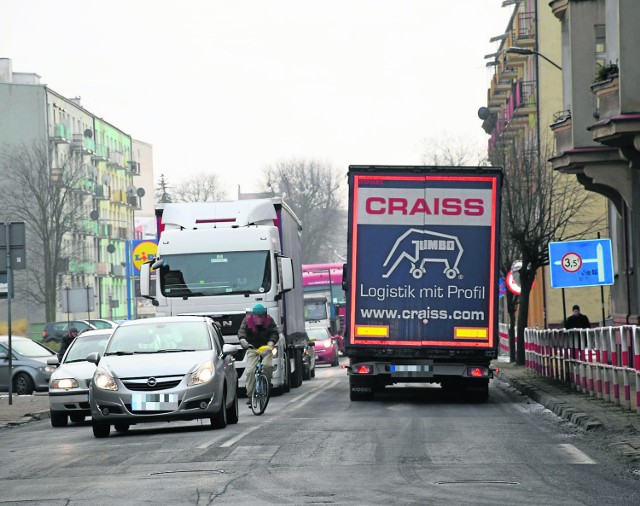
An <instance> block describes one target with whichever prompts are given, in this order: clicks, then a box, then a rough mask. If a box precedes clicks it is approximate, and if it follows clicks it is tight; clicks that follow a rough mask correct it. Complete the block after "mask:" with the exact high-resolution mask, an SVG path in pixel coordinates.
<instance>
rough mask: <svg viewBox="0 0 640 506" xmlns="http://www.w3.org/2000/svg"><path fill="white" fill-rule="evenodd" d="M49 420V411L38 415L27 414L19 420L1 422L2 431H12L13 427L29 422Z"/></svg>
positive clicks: (0, 428)
mask: <svg viewBox="0 0 640 506" xmlns="http://www.w3.org/2000/svg"><path fill="white" fill-rule="evenodd" d="M49 418H51V412H50V411H49V410H46V411H40V412H37V413H27V414H25V415H23V416H22V418H20V419H19V420H12V421H7V422H4V423H3V422H0V430H3V429H11V428H13V427H19V426H21V425H24V424H27V423H29V422H37V421H39V420H47V419H49Z"/></svg>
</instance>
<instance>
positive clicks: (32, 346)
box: [5, 339, 55, 357]
mask: <svg viewBox="0 0 640 506" xmlns="http://www.w3.org/2000/svg"><path fill="white" fill-rule="evenodd" d="M5 346H7V347H8V343H5ZM11 349H12V350H13V351H14V352H15V353H17V354H19V355H22V356H23V357H48V356H49V355H55V353H54V352H53V351H51V350H50V349H49V348H45V347H44V346H42V345H40V344H38V343H36V342H34V341H32V340H31V339H12V340H11Z"/></svg>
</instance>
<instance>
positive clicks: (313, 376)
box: [310, 364, 316, 378]
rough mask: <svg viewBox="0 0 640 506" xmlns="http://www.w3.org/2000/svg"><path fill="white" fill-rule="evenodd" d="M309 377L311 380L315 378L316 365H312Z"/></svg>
mask: <svg viewBox="0 0 640 506" xmlns="http://www.w3.org/2000/svg"><path fill="white" fill-rule="evenodd" d="M310 376H311V377H312V378H315V377H316V364H313V369H311V373H310Z"/></svg>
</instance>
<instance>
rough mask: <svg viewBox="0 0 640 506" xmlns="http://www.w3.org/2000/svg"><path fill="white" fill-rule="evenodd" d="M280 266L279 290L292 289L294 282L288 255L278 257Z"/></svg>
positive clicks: (291, 262) (291, 263)
mask: <svg viewBox="0 0 640 506" xmlns="http://www.w3.org/2000/svg"><path fill="white" fill-rule="evenodd" d="M278 265H279V267H280V290H279V291H280V292H281V293H285V292H288V291H289V290H293V288H294V286H295V283H294V278H293V261H292V260H291V259H290V258H288V257H278Z"/></svg>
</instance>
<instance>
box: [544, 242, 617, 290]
mask: <svg viewBox="0 0 640 506" xmlns="http://www.w3.org/2000/svg"><path fill="white" fill-rule="evenodd" d="M612 258H613V257H612V255H611V240H610V239H592V240H588V241H567V242H550V243H549V267H550V272H551V287H552V288H576V287H580V286H600V285H612V284H613V260H612Z"/></svg>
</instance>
